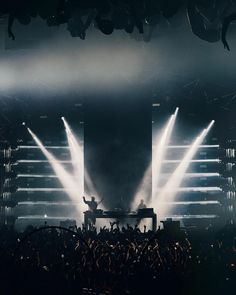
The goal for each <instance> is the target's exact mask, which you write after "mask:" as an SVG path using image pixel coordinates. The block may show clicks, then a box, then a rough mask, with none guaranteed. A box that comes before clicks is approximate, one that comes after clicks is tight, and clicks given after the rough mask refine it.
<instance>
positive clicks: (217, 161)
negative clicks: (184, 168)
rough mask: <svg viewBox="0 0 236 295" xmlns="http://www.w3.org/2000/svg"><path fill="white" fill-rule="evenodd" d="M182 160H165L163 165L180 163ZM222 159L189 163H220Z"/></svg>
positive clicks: (199, 160) (197, 160)
mask: <svg viewBox="0 0 236 295" xmlns="http://www.w3.org/2000/svg"><path fill="white" fill-rule="evenodd" d="M181 161H182V160H164V161H163V163H180V162H181ZM219 162H220V159H196V160H190V161H189V163H219Z"/></svg>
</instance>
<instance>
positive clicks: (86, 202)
mask: <svg viewBox="0 0 236 295" xmlns="http://www.w3.org/2000/svg"><path fill="white" fill-rule="evenodd" d="M83 201H84V203H85V204H88V201H86V199H85V196H83Z"/></svg>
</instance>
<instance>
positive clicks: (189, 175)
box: [162, 173, 220, 178]
mask: <svg viewBox="0 0 236 295" xmlns="http://www.w3.org/2000/svg"><path fill="white" fill-rule="evenodd" d="M170 175H171V174H169V173H165V174H163V175H162V176H163V177H169V176H170ZM219 176H220V174H219V173H185V174H184V177H185V178H191V177H219Z"/></svg>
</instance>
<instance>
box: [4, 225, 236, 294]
mask: <svg viewBox="0 0 236 295" xmlns="http://www.w3.org/2000/svg"><path fill="white" fill-rule="evenodd" d="M235 239H236V227H235V225H227V226H226V227H224V228H223V229H222V230H221V231H219V230H218V231H215V230H214V229H212V228H208V229H205V230H202V231H200V230H191V231H190V232H188V231H187V232H186V231H183V230H178V231H175V232H171V231H166V230H160V229H159V230H157V231H156V232H153V231H151V230H147V229H146V228H144V229H142V230H141V229H139V228H138V227H137V226H136V227H131V226H130V225H126V226H119V224H118V223H111V227H110V228H106V227H104V228H101V229H100V230H97V229H95V228H91V229H90V230H86V229H85V228H75V227H74V228H70V229H65V228H56V227H46V226H45V227H41V228H38V229H37V228H33V227H31V226H30V227H28V228H27V229H26V230H25V231H24V232H23V233H18V232H16V231H15V230H14V229H13V228H7V227H2V228H1V230H0V278H1V294H14V295H18V294H24V295H27V294H35V295H36V294H58V295H59V294H70V295H73V294H152V293H153V294H154V293H155V294H159V293H160V294H161V293H164V294H167V295H168V294H183V295H184V294H193V295H194V294H208V295H210V294H235V291H236V286H235V280H236V243H235Z"/></svg>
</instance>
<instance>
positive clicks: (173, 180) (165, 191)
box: [153, 121, 214, 218]
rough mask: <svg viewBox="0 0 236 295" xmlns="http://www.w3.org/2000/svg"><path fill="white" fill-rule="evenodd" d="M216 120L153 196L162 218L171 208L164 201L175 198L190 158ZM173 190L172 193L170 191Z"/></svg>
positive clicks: (201, 134) (202, 133) (155, 206)
mask: <svg viewBox="0 0 236 295" xmlns="http://www.w3.org/2000/svg"><path fill="white" fill-rule="evenodd" d="M213 124H214V121H211V123H210V124H209V125H208V127H207V128H206V129H204V130H203V131H202V132H201V133H200V134H199V136H197V138H196V139H195V140H194V141H193V143H192V145H191V146H190V148H189V149H188V150H187V152H186V154H185V156H184V158H183V160H182V161H181V162H180V164H179V165H178V166H177V168H176V169H175V171H174V172H173V174H172V175H171V177H170V179H169V180H168V181H167V183H166V184H165V186H164V187H163V188H162V189H161V191H160V193H159V194H156V195H154V198H153V205H154V208H155V209H156V210H157V212H159V216H161V217H162V218H163V217H164V216H166V215H167V213H168V210H169V208H168V207H167V206H165V205H163V202H164V201H167V202H171V201H174V200H175V196H176V193H177V191H178V188H179V187H180V184H181V182H182V180H183V177H184V174H185V172H186V170H187V169H188V167H189V162H190V160H191V159H192V158H193V157H194V155H195V153H196V152H197V150H198V147H199V145H201V144H202V142H203V140H204V138H205V137H206V135H207V134H208V132H209V131H210V129H211V127H212V126H213ZM170 191H171V193H170Z"/></svg>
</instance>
